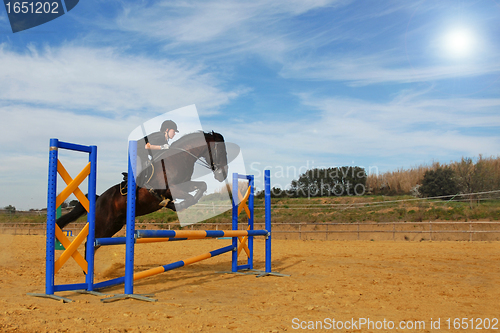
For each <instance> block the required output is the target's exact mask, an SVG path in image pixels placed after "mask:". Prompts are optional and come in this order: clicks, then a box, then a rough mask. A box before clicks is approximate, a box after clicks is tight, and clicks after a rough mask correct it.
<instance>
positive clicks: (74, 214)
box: [56, 195, 99, 229]
mask: <svg viewBox="0 0 500 333" xmlns="http://www.w3.org/2000/svg"><path fill="white" fill-rule="evenodd" d="M97 198H99V196H98V195H96V201H97ZM85 214H87V210H86V209H85V208H84V207H83V205H82V204H81V203H80V202H78V204H77V205H76V206H75V207H74V208H73V209H72V210H71V211H70V212H69V213H67V214H64V215H63V216H61V217H60V218H58V219H57V220H56V224H57V225H58V226H59V228H61V229H62V228H64V227H65V226H67V225H68V224H70V223H71V222H73V221H76V219H78V218H79V217H80V216H83V215H85Z"/></svg>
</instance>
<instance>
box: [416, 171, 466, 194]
mask: <svg viewBox="0 0 500 333" xmlns="http://www.w3.org/2000/svg"><path fill="white" fill-rule="evenodd" d="M419 192H420V194H421V195H422V196H424V197H439V196H449V195H455V194H457V193H459V190H458V186H457V180H456V177H455V172H454V171H453V170H452V169H451V168H450V167H438V168H437V169H436V170H435V171H434V170H429V171H426V172H425V174H424V178H423V180H422V186H421V187H420V188H419Z"/></svg>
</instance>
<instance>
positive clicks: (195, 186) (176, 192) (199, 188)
mask: <svg viewBox="0 0 500 333" xmlns="http://www.w3.org/2000/svg"><path fill="white" fill-rule="evenodd" d="M206 190H207V184H206V183H205V182H194V181H189V182H185V183H183V184H180V185H172V186H170V191H171V193H172V196H173V197H174V198H175V199H183V200H184V201H182V202H180V203H176V204H175V207H176V208H177V211H180V210H183V209H186V208H188V207H190V206H192V205H194V204H196V203H197V202H198V201H199V200H200V199H201V197H202V196H203V193H205V191H206ZM194 191H196V193H195V194H194V195H191V194H190V192H194Z"/></svg>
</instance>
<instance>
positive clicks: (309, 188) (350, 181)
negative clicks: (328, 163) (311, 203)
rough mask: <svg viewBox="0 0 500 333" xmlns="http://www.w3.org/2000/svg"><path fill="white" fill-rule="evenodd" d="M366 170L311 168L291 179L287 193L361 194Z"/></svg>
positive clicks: (313, 194)
mask: <svg viewBox="0 0 500 333" xmlns="http://www.w3.org/2000/svg"><path fill="white" fill-rule="evenodd" d="M366 178H367V176H366V172H365V169H363V168H360V167H351V166H344V167H338V168H324V169H317V168H316V169H311V170H308V171H306V172H305V173H303V174H301V175H300V176H299V179H298V180H293V181H292V183H291V184H290V190H288V191H287V192H288V194H289V195H291V196H295V197H322V196H332V195H336V196H341V195H363V194H365V189H366Z"/></svg>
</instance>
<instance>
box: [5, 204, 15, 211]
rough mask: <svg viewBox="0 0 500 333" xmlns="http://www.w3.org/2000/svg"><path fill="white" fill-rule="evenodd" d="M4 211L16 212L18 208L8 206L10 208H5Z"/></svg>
mask: <svg viewBox="0 0 500 333" xmlns="http://www.w3.org/2000/svg"><path fill="white" fill-rule="evenodd" d="M3 209H5V210H7V211H9V212H15V211H16V207H14V206H12V205H8V206H5V207H4V208H3Z"/></svg>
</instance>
